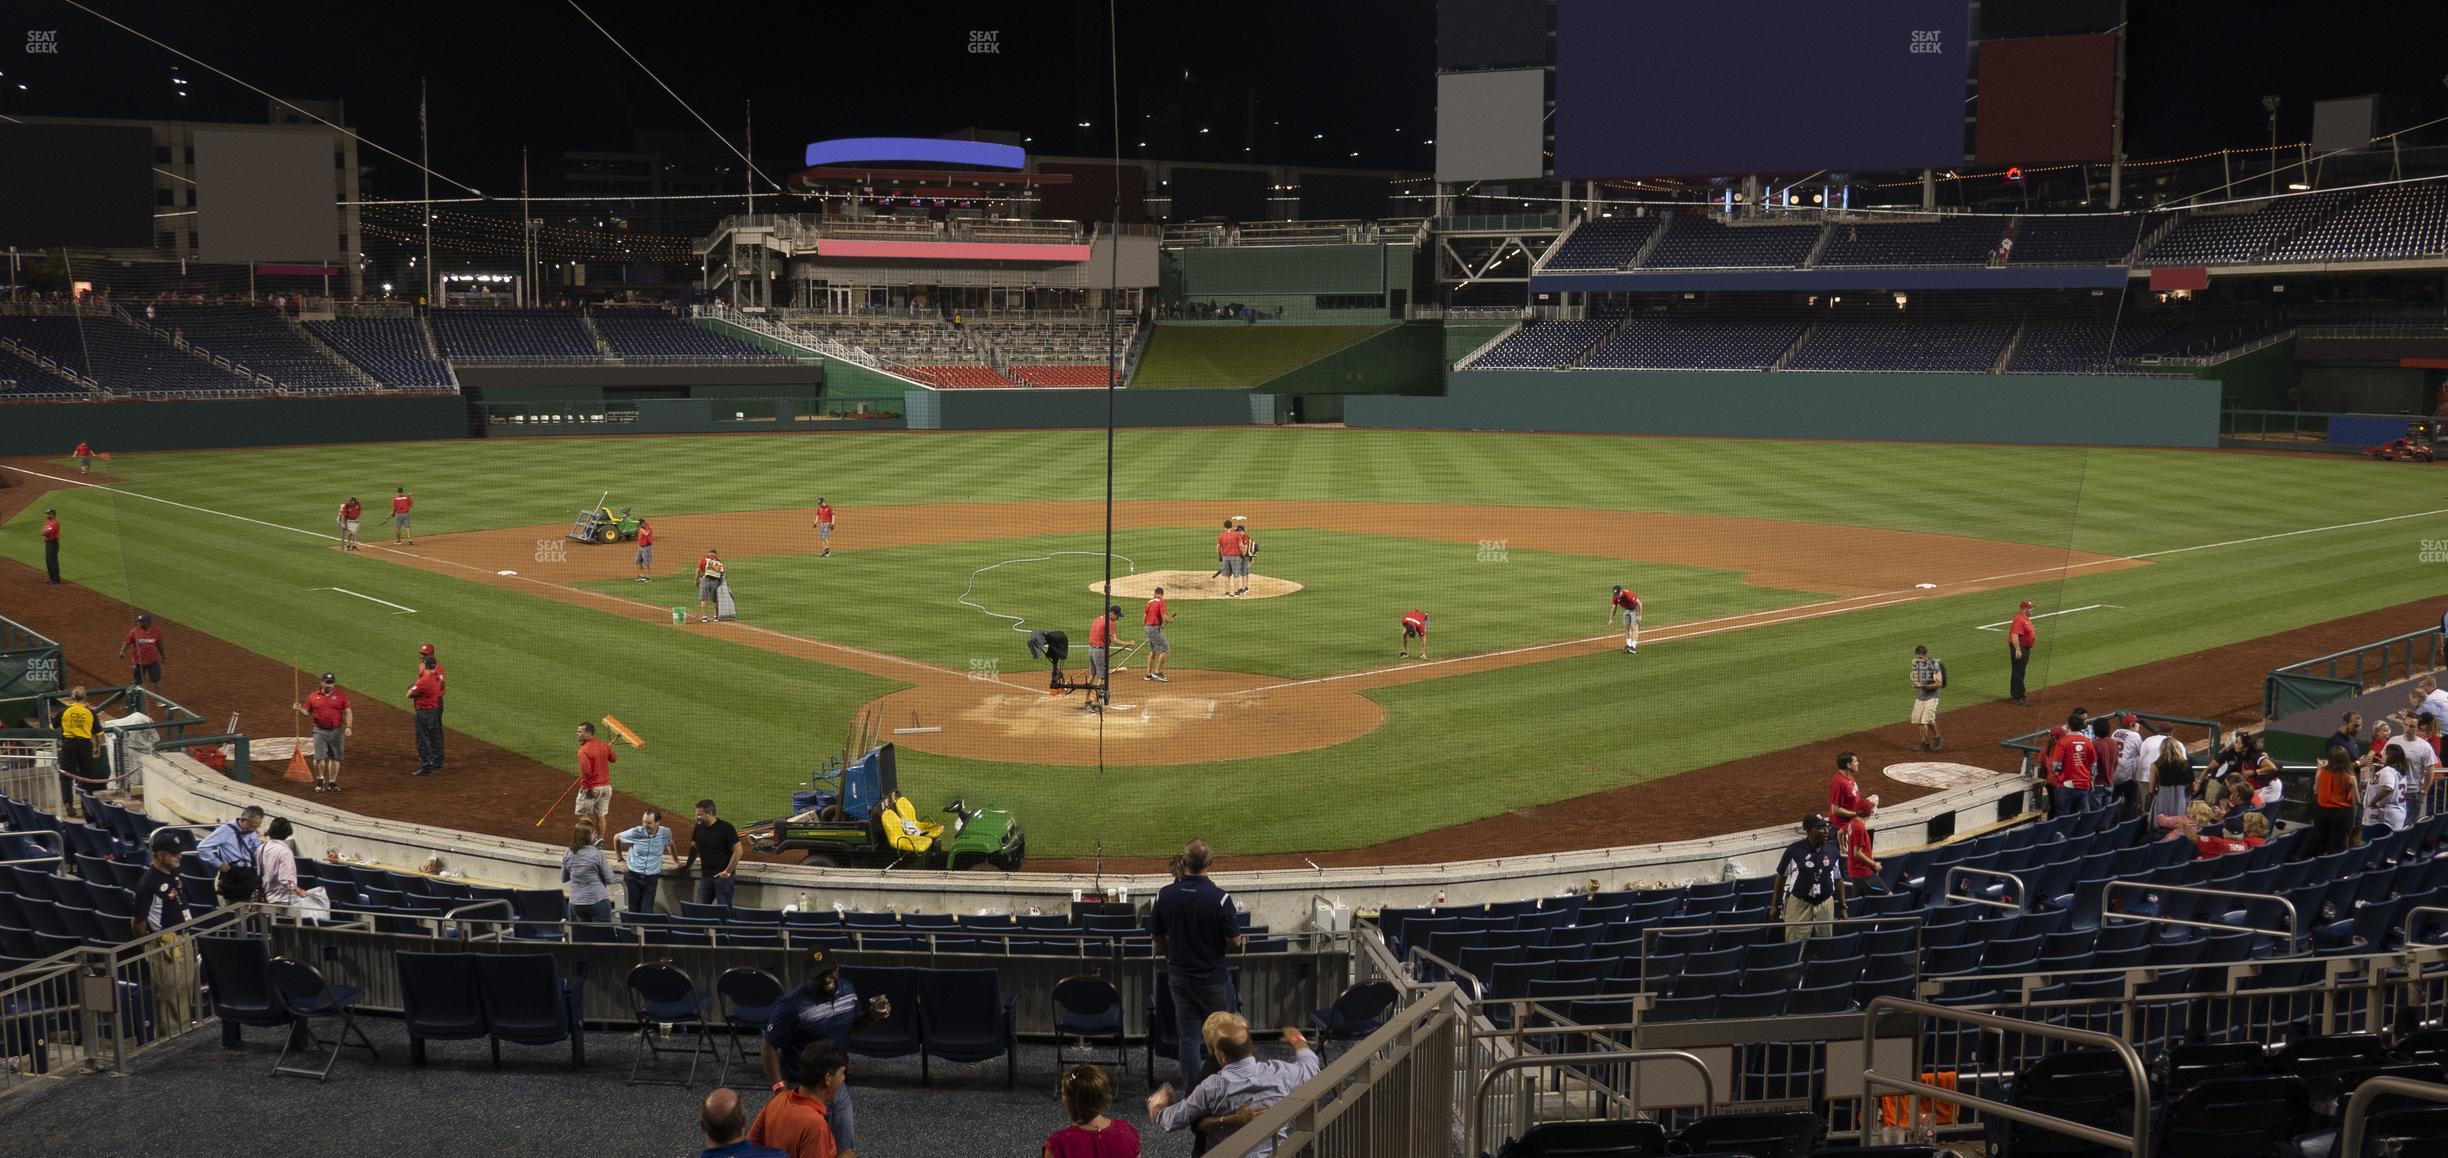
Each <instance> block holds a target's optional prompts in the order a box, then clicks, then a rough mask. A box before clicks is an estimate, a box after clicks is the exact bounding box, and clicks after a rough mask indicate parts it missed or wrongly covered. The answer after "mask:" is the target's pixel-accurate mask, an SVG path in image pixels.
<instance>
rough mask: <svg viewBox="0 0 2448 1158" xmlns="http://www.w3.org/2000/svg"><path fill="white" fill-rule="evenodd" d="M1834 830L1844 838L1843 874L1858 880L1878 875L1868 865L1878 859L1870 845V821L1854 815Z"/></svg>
mask: <svg viewBox="0 0 2448 1158" xmlns="http://www.w3.org/2000/svg"><path fill="white" fill-rule="evenodd" d="M1836 831H1837V832H1838V833H1840V834H1841V835H1842V837H1843V840H1844V850H1845V876H1846V877H1847V878H1848V879H1851V880H1857V881H1858V880H1860V879H1862V878H1864V877H1869V876H1876V875H1878V872H1877V870H1876V869H1873V868H1871V867H1870V862H1871V861H1874V860H1877V859H1878V854H1877V853H1876V852H1874V851H1873V850H1872V848H1871V845H1870V822H1869V821H1867V820H1863V819H1862V818H1861V817H1858V816H1856V817H1854V818H1853V819H1851V820H1848V821H1845V822H1844V823H1843V824H1842V825H1840V826H1839V827H1838V828H1837V830H1836Z"/></svg>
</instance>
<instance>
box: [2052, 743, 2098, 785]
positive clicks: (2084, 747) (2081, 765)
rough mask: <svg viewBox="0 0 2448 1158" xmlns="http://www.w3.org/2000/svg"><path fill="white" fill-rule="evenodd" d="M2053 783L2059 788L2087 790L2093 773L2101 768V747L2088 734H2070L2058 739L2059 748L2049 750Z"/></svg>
mask: <svg viewBox="0 0 2448 1158" xmlns="http://www.w3.org/2000/svg"><path fill="white" fill-rule="evenodd" d="M2049 764H2050V765H2051V766H2052V767H2053V768H2054V769H2055V771H2053V772H2051V773H2050V776H2051V783H2052V784H2054V785H2055V786H2056V787H2059V788H2073V789H2077V790H2087V789H2089V788H2090V787H2091V773H2092V771H2093V770H2094V769H2097V768H2098V767H2099V745H2098V743H2096V742H2095V741H2093V740H2092V739H2091V736H2090V733H2087V732H2069V733H2067V734H2065V735H2063V736H2059V737H2057V746H2056V747H2054V748H2051V749H2049Z"/></svg>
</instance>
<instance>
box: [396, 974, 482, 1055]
mask: <svg viewBox="0 0 2448 1158" xmlns="http://www.w3.org/2000/svg"><path fill="white" fill-rule="evenodd" d="M392 956H393V958H394V960H396V961H397V962H398V966H399V983H400V1019H401V1021H402V1022H403V1023H405V1025H406V1027H407V1030H408V1064H410V1065H420V1066H421V1065H424V1064H425V1043H426V1042H428V1041H474V1040H476V1039H477V1038H480V1037H483V1036H485V1032H486V1024H485V1014H484V1000H483V998H482V997H481V996H480V995H479V994H478V992H477V988H476V959H475V958H474V957H473V956H471V955H469V954H466V953H409V952H404V951H403V952H399V953H395V954H393V955H392Z"/></svg>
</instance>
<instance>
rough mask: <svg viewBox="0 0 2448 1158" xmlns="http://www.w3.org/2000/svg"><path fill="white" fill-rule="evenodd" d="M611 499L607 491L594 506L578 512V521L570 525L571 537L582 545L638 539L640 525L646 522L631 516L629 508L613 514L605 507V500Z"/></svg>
mask: <svg viewBox="0 0 2448 1158" xmlns="http://www.w3.org/2000/svg"><path fill="white" fill-rule="evenodd" d="M611 497H612V492H610V491H605V492H604V493H603V498H601V499H597V500H595V505H594V506H592V507H590V508H588V509H586V510H583V511H580V512H578V521H576V522H574V523H571V524H570V529H569V537H570V538H573V539H576V540H578V541H579V542H581V543H618V542H622V541H624V540H630V539H635V538H637V534H638V524H639V523H641V522H644V521H645V520H643V519H640V518H639V517H637V516H636V515H633V514H630V513H629V510H630V509H629V508H628V507H622V508H621V509H620V513H619V514H617V515H616V514H613V513H612V508H610V507H608V506H605V505H604V501H605V499H609V498H611Z"/></svg>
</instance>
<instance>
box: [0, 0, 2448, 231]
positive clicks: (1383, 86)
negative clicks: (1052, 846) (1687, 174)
mask: <svg viewBox="0 0 2448 1158" xmlns="http://www.w3.org/2000/svg"><path fill="white" fill-rule="evenodd" d="M1626 2H1635V0H1626ZM1870 2H1875V0H1870ZM1991 2H1992V3H1993V4H1996V3H2005V2H2012V0H1991ZM2019 2H2028V3H2042V2H2045V0H2019ZM93 6H94V7H96V8H98V9H100V10H101V11H102V12H104V13H107V14H109V15H111V16H113V17H116V18H118V19H120V20H122V21H125V22H126V23H128V24H131V25H133V26H135V27H136V28H138V29H140V30H142V31H143V32H145V33H147V34H149V35H152V36H154V37H157V38H159V39H161V40H163V41H165V42H167V43H169V44H172V45H175V46H177V47H179V48H181V49H183V50H185V51H187V52H189V53H191V54H193V55H195V56H197V57H199V58H201V59H202V60H204V61H207V62H209V63H211V64H214V65H218V66H220V67H221V68H224V69H227V70H228V71H230V72H232V73H234V74H236V75H238V76H240V77H243V78H245V79H246V80H249V81H251V82H253V83H255V84H258V85H260V86H262V87H264V88H266V89H269V90H271V91H273V92H276V93H280V94H282V95H284V96H291V97H302V98H334V97H337V98H340V99H342V100H345V101H346V102H347V108H348V117H349V121H350V123H351V124H352V125H353V126H354V127H356V128H357V129H359V131H360V132H362V133H363V134H364V135H365V136H366V137H367V138H369V139H371V140H372V141H375V142H377V143H379V144H382V145H385V146H388V147H390V148H393V149H397V150H399V151H401V152H403V153H406V154H409V155H411V156H413V155H414V154H415V152H416V142H417V127H416V107H417V82H418V79H419V78H420V77H426V78H430V80H431V84H432V116H433V125H434V151H433V165H434V168H435V169H436V170H437V171H439V172H441V173H443V174H447V175H448V176H449V177H451V178H454V179H456V180H458V181H461V182H464V183H466V184H470V185H474V186H477V187H479V188H484V189H486V190H487V191H488V192H493V193H508V192H511V191H513V190H514V189H515V187H516V183H517V173H518V150H519V148H520V146H521V145H527V146H531V147H533V148H534V150H535V151H536V154H537V155H538V156H540V157H541V156H552V155H554V154H557V153H558V152H560V151H561V150H563V149H588V148H596V149H625V148H627V147H628V146H629V144H630V140H631V134H632V132H633V131H634V130H636V129H640V128H654V129H691V128H695V127H696V124H695V122H694V121H693V120H692V119H691V118H690V117H689V115H688V113H687V112H685V111H683V110H682V109H681V108H680V106H679V105H678V104H677V103H676V102H675V101H674V100H673V99H672V98H671V97H670V96H667V95H666V94H664V93H663V92H662V91H661V90H660V89H659V88H657V87H656V85H655V83H654V82H653V81H652V80H651V79H649V78H648V77H647V75H646V74H645V73H644V72H643V71H641V70H640V69H639V68H638V66H637V65H635V64H632V63H631V62H630V61H629V60H628V59H626V58H625V57H624V56H622V54H621V53H620V51H619V50H618V49H616V48H615V47H613V45H612V44H611V43H609V42H608V41H606V40H605V38H604V37H603V36H602V35H601V34H600V33H598V32H596V31H595V30H594V29H593V28H592V27H590V26H589V25H588V24H587V22H586V19H585V18H584V17H583V16H581V15H580V13H579V12H578V11H577V10H576V9H574V8H572V7H571V6H570V5H569V4H568V3H567V2H566V0H495V2H490V3H479V2H459V0H452V2H444V3H394V4H382V5H368V4H355V3H352V4H313V5H304V4H297V5H293V4H280V5H260V4H249V5H234V4H196V3H168V2H163V0H144V2H135V0H93ZM1118 8H1119V11H1120V14H1121V46H1120V56H1121V65H1120V72H1121V76H1122V85H1121V90H1122V91H1121V104H1122V118H1121V119H1122V123H1123V124H1124V126H1125V130H1124V134H1123V140H1122V148H1123V152H1124V154H1125V155H1126V156H1131V157H1150V158H1174V159H1192V160H1209V161H1253V162H1262V163H1273V164H1297V165H1338V166H1349V167H1354V168H1370V169H1402V170H1411V171H1425V170H1426V169H1428V168H1429V167H1430V165H1431V163H1432V159H1433V158H1432V152H1433V150H1432V148H1431V147H1430V146H1429V145H1428V144H1427V143H1426V142H1427V141H1428V140H1429V139H1430V138H1432V137H1433V136H1434V135H1435V132H1434V130H1435V108H1434V93H1435V80H1434V67H1433V61H1434V57H1435V35H1436V33H1435V19H1434V15H1433V13H1434V7H1433V4H1432V3H1431V2H1430V0H1407V2H1388V0H1330V2H1323V3H1321V2H1317V0H1309V2H1304V3H1277V2H1258V3H1250V2H1244V3H1238V4H1229V5H1226V4H1215V5H1208V4H1198V3H1177V2H1173V0H1161V2H1149V0H1140V2H1138V3H1124V4H1119V5H1118ZM4 11H5V12H6V15H7V19H6V21H5V22H4V23H5V24H7V25H14V26H19V27H0V37H5V39H6V40H7V41H8V42H9V43H8V45H7V46H5V47H0V74H5V75H0V113H27V114H39V115H53V116H100V117H133V118H182V119H198V120H255V121H260V120H262V119H263V110H264V101H263V100H262V98H260V97H257V96H255V95H253V94H251V93H248V92H246V91H245V90H243V89H241V88H239V87H237V86H235V85H233V84H231V83H229V82H227V81H224V80H222V79H221V78H219V77H216V76H214V75H212V74H211V73H209V72H207V71H205V70H203V69H201V68H198V67H197V66H195V65H192V64H181V63H180V62H179V61H177V60H176V59H175V58H174V57H173V56H172V55H170V54H169V53H167V52H165V51H163V50H161V49H158V48H155V47H152V46H150V45H147V44H144V43H143V42H142V41H141V40H139V39H137V38H136V37H134V36H132V35H130V34H129V33H126V32H123V31H120V30H118V29H115V28H112V27H110V26H108V25H107V24H104V23H102V22H101V21H99V20H97V19H95V18H94V17H92V16H89V15H87V14H85V13H83V12H79V11H77V10H76V9H73V8H71V7H69V6H68V5H67V4H65V3H62V2H60V0H11V2H10V3H8V4H7V5H6V6H5V9H4ZM587 11H588V12H589V13H591V14H592V15H593V16H594V17H595V18H596V19H598V20H600V21H602V22H603V24H604V25H605V27H607V28H608V29H610V30H611V32H612V33H613V34H614V35H615V36H618V37H619V38H620V40H621V42H622V43H624V44H626V45H627V46H628V47H629V48H630V49H631V50H632V51H634V52H636V53H637V54H638V55H639V56H640V58H641V59H643V61H644V62H645V64H646V65H647V66H648V67H650V68H652V69H654V70H655V71H656V72H657V73H658V74H660V75H661V76H662V78H663V79H664V80H665V81H667V82H669V83H670V84H671V85H672V87H673V88H675V89H677V90H678V91H679V93H680V94H681V96H683V97H685V98H686V99H687V100H688V102H689V103H690V104H692V105H693V106H695V108H696V109H697V110H698V111H699V112H700V113H703V114H704V115H705V116H706V117H707V118H709V119H710V120H712V121H713V122H714V124H715V125H716V126H717V127H718V128H720V129H722V130H723V131H724V132H725V133H726V134H728V135H731V136H732V137H733V138H734V139H735V140H736V139H737V134H738V131H739V128H740V120H741V115H742V103H743V102H744V101H746V100H749V99H753V100H754V101H755V104H756V125H757V140H758V147H757V150H756V152H757V154H758V156H759V158H760V159H768V158H781V159H784V160H786V161H787V160H789V159H791V158H795V157H796V156H797V154H798V152H799V150H800V148H801V147H802V146H804V145H805V144H806V142H808V141H811V140H816V139H821V138H825V137H836V136H852V135H918V136H932V135H937V134H942V133H946V132H950V131H952V130H955V129H958V128H961V127H964V126H972V125H974V126H981V127H988V128H1002V129H1016V130H1019V131H1021V132H1024V133H1027V134H1029V135H1030V136H1031V137H1033V138H1034V139H1033V140H1032V141H1031V142H1030V144H1029V148H1030V149H1031V151H1033V152H1052V153H1065V154H1089V155H1100V154H1102V153H1103V152H1104V151H1105V150H1106V149H1107V148H1108V147H1109V145H1110V141H1111V136H1110V124H1111V121H1112V113H1111V111H1110V108H1111V106H1110V103H1109V101H1110V98H1109V96H1108V90H1107V75H1108V74H1107V55H1106V38H1105V29H1106V11H1107V8H1106V5H1105V4H1104V3H1101V2H1084V0H1039V2H1036V3H1011V2H1008V0H1005V2H999V3H984V2H975V0H966V2H964V0H952V2H928V3H918V4H871V5H863V6H852V5H846V4H838V3H822V2H819V3H804V4H780V5H765V6H739V5H722V4H676V3H666V4H652V5H650V4H643V3H614V2H612V0H588V3H587ZM2131 21H2132V27H2131V31H2130V38H2131V39H2130V45H2131V48H2130V54H2129V64H2128V68H2129V71H2130V73H2131V79H2130V82H2129V85H2128V91H2127V111H2128V134H2127V151H2128V153H2129V154H2130V155H2132V156H2135V157H2137V158H2146V157H2165V156H2175V155H2182V154H2187V153H2194V152H2200V151H2204V150H2208V149H2215V148H2218V147H2220V146H2221V145H2251V144H2256V143H2266V142H2267V140H2268V127H2267V122H2266V120H2265V118H2264V114H2263V113H2262V111H2261V105H2260V99H2261V97H2262V96H2263V95H2264V94H2270V93H2274V94H2278V95H2279V96H2281V97H2282V98H2283V102H2284V103H2283V104H2282V106H2281V109H2280V119H2279V138H2280V139H2281V140H2282V141H2291V140H2299V139H2302V138H2303V137H2305V136H2306V135H2307V134H2308V131H2309V126H2310V119H2311V112H2312V104H2313V102H2314V101H2315V100H2318V99H2322V98H2326V97H2337V96H2349V95H2356V94H2361V93H2370V92H2379V93H2383V94H2394V95H2396V96H2398V97H2400V98H2401V101H2400V105H2399V108H2398V109H2397V110H2395V111H2393V112H2391V113H2390V114H2389V119H2390V121H2391V125H2390V126H2389V127H2397V126H2402V125H2407V124H2412V123H2415V122H2417V121H2421V120H2427V119H2430V118H2433V117H2439V116H2448V86H2443V83H2442V81H2443V75H2444V74H2448V55H2443V54H2442V53H2441V52H2440V51H2439V49H2440V46H2441V45H2442V44H2443V43H2448V4H2440V3H2436V2H2433V0H2419V2H2416V0H2390V2H2381V0H2367V2H2352V3H2321V4H2312V3H2301V2H2286V0H2132V4H2131ZM20 28H22V29H23V30H25V31H54V30H56V32H57V33H58V36H57V38H56V39H57V44H58V51H57V53H56V54H30V53H24V52H22V51H21V48H22V45H23V42H24V39H25V32H24V31H20V30H19V29H20ZM973 33H993V34H994V35H993V37H992V40H993V42H994V43H995V44H997V45H998V46H999V51H997V52H995V53H991V54H988V53H975V52H972V51H970V46H971V44H972V41H973V35H972V34H973ZM174 65H177V66H178V67H177V75H178V76H179V77H182V78H185V79H186V80H187V81H188V83H187V84H186V85H185V86H177V85H173V84H172V83H171V78H172V75H173V66H174ZM1627 67H1637V50H1634V51H1629V52H1627ZM20 84H23V85H25V86H26V87H25V88H24V89H23V90H20V89H19V88H18V85H20ZM182 91H183V92H184V93H185V95H183V96H182V95H178V94H179V93H181V92H182ZM1083 120H1085V121H1088V122H1090V123H1091V127H1089V128H1087V129H1081V128H1078V127H1077V123H1078V122H1080V121H1083ZM2441 128H2442V129H2448V126H2441ZM1202 129H1204V130H1206V131H1205V132H1201V131H1200V130H1202ZM2425 136H2426V137H2427V138H2428V139H2430V140H2432V141H2441V142H2448V133H2443V132H2441V131H2440V129H2434V130H2432V132H2430V133H2428V134H2425ZM1141 141H1146V142H1147V145H1146V146H1145V147H1144V148H1143V147H1141V145H1140V144H1139V142H1141ZM1353 153H1357V154H1358V156H1356V157H1355V156H1353V155H1352V154H1353ZM369 161H370V163H372V164H374V165H376V166H377V169H378V177H377V191H378V192H381V193H384V194H388V195H413V193H414V171H413V169H412V168H411V167H410V166H408V165H405V164H403V163H400V162H396V161H393V160H391V159H388V158H383V157H380V156H379V155H369ZM771 175H772V176H774V177H775V178H777V179H779V178H781V177H782V176H784V175H785V174H784V173H781V172H775V173H772V174H771ZM444 190H445V186H444V185H443V184H442V183H440V182H437V184H436V186H435V192H436V194H437V195H440V194H442V193H443V192H444Z"/></svg>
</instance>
